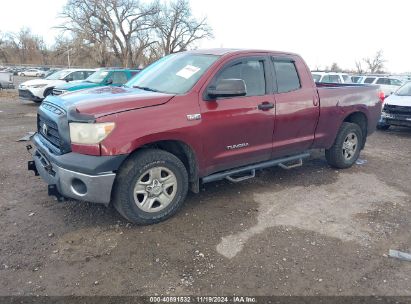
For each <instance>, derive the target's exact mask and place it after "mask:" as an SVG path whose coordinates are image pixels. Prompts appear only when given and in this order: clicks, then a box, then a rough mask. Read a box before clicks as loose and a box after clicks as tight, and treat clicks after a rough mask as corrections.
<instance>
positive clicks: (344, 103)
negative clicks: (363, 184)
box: [314, 83, 382, 148]
mask: <svg viewBox="0 0 411 304" xmlns="http://www.w3.org/2000/svg"><path fill="white" fill-rule="evenodd" d="M316 87H317V92H318V95H319V99H320V117H319V121H318V125H317V129H316V136H315V141H314V148H317V147H318V148H320V147H331V145H332V144H333V142H334V139H335V136H336V132H337V131H338V128H335V125H336V124H337V125H340V124H341V123H342V122H343V121H344V119H346V118H347V117H348V116H349V115H350V114H351V113H354V112H355V111H358V109H359V108H360V109H361V110H362V112H363V113H364V114H365V115H366V117H367V121H368V125H367V134H370V133H372V132H373V131H374V130H375V128H376V125H377V121H378V118H379V117H380V115H381V106H382V101H381V99H380V97H379V92H380V89H379V86H376V85H367V84H356V83H347V84H343V83H316Z"/></svg>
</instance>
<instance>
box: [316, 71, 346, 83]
mask: <svg viewBox="0 0 411 304" xmlns="http://www.w3.org/2000/svg"><path fill="white" fill-rule="evenodd" d="M311 74H312V76H313V79H314V81H315V82H325V83H351V77H350V76H349V75H348V74H345V73H334V72H316V71H313V72H311Z"/></svg>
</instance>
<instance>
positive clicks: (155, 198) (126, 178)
mask: <svg viewBox="0 0 411 304" xmlns="http://www.w3.org/2000/svg"><path fill="white" fill-rule="evenodd" d="M113 191H114V193H113V204H114V207H115V208H116V210H117V211H118V212H119V213H120V214H121V215H122V216H123V217H125V218H126V219H128V220H129V221H131V222H133V223H136V224H140V225H148V224H154V223H158V222H160V221H163V220H165V219H167V218H169V217H171V216H172V215H174V214H175V213H176V212H177V211H178V209H179V208H180V207H181V206H182V204H183V202H184V200H185V197H186V195H187V191H188V175H187V170H186V168H185V166H184V164H183V163H182V162H181V160H180V159H178V158H177V157H176V156H174V155H173V154H171V153H169V152H166V151H162V150H156V149H145V150H142V151H139V152H137V153H136V154H134V155H132V156H131V157H130V158H129V159H128V160H127V161H126V163H125V164H124V165H123V166H122V168H121V169H120V171H119V174H118V175H117V178H116V182H115V185H114V189H113Z"/></svg>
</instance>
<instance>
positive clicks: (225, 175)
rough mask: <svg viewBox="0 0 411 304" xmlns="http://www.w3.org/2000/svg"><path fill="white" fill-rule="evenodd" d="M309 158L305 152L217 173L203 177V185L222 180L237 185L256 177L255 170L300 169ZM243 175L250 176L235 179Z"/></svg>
mask: <svg viewBox="0 0 411 304" xmlns="http://www.w3.org/2000/svg"><path fill="white" fill-rule="evenodd" d="M309 156H310V153H308V152H305V153H302V154H298V155H294V156H288V157H284V158H278V159H272V160H268V161H265V162H261V163H256V164H253V165H248V166H245V167H240V168H236V169H232V170H227V171H223V172H217V173H214V174H211V175H208V176H205V177H203V178H202V182H203V184H205V183H210V182H215V181H218V180H222V179H227V180H229V181H231V182H234V183H237V182H241V181H243V180H246V179H249V178H253V177H255V170H259V169H265V168H269V167H275V166H280V167H281V168H283V169H287V170H288V169H291V168H295V167H300V166H302V164H303V159H304V158H308V157H309ZM294 161H297V162H296V163H294V164H291V165H287V163H289V162H294ZM243 173H244V174H246V173H248V174H247V175H245V176H240V177H233V176H235V175H239V174H243Z"/></svg>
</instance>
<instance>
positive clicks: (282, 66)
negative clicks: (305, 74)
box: [272, 58, 301, 93]
mask: <svg viewBox="0 0 411 304" xmlns="http://www.w3.org/2000/svg"><path fill="white" fill-rule="evenodd" d="M272 60H273V63H274V70H275V77H276V80H277V92H278V93H287V92H292V91H296V90H298V89H300V88H301V82H300V77H299V75H298V72H297V68H296V66H295V63H294V60H292V59H285V58H284V59H283V58H281V59H278V58H273V59H272Z"/></svg>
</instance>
